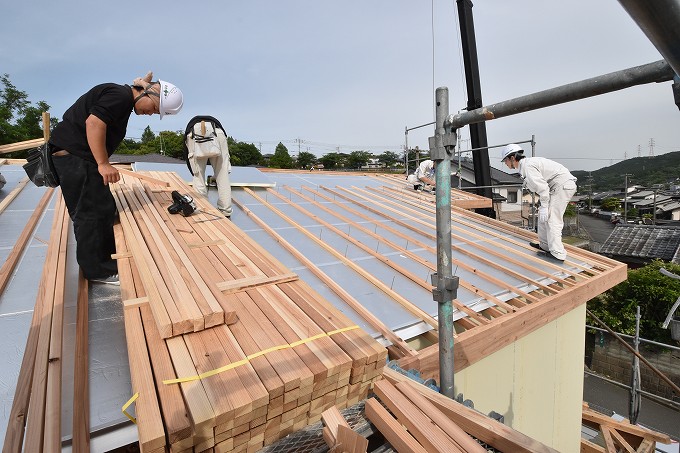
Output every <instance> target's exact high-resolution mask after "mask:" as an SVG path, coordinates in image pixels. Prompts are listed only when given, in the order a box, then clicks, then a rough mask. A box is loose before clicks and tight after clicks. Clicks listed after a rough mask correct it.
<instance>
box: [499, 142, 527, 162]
mask: <svg viewBox="0 0 680 453" xmlns="http://www.w3.org/2000/svg"><path fill="white" fill-rule="evenodd" d="M515 153H519V154H524V150H523V149H522V147H521V146H519V145H517V144H515V143H510V144H509V145H506V146H505V147H504V148H503V150H502V151H501V162H503V161H504V160H505V159H506V157H508V156H509V155H510V154H515Z"/></svg>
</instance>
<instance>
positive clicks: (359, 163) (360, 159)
mask: <svg viewBox="0 0 680 453" xmlns="http://www.w3.org/2000/svg"><path fill="white" fill-rule="evenodd" d="M372 158H373V154H371V153H369V152H368V151H352V152H351V153H350V154H349V158H348V159H347V165H348V167H349V168H352V169H354V168H356V169H360V168H361V167H363V166H364V165H366V164H367V163H368V161H369V160H371V159H372Z"/></svg>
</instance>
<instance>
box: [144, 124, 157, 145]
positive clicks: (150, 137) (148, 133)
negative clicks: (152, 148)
mask: <svg viewBox="0 0 680 453" xmlns="http://www.w3.org/2000/svg"><path fill="white" fill-rule="evenodd" d="M155 139H156V134H154V133H153V131H152V130H151V128H150V127H149V126H146V127H145V128H144V132H142V143H150V142H152V141H154V140H155Z"/></svg>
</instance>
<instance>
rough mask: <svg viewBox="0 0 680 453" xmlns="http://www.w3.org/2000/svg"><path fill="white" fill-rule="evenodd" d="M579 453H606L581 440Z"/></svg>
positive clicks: (602, 449) (600, 448)
mask: <svg viewBox="0 0 680 453" xmlns="http://www.w3.org/2000/svg"><path fill="white" fill-rule="evenodd" d="M580 451H581V453H606V452H605V449H604V448H602V447H600V446H599V445H597V444H594V443H592V442H591V441H589V440H587V439H584V438H581V449H580Z"/></svg>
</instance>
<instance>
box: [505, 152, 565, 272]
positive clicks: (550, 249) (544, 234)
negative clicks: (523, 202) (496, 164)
mask: <svg viewBox="0 0 680 453" xmlns="http://www.w3.org/2000/svg"><path fill="white" fill-rule="evenodd" d="M501 162H504V163H505V165H507V166H508V168H511V169H513V170H518V171H519V175H520V176H521V177H522V179H523V180H524V185H525V186H526V188H527V189H529V190H530V191H531V192H534V193H535V194H537V195H538V197H539V200H540V202H541V205H540V207H539V208H538V243H535V242H530V243H529V245H531V246H532V247H534V248H537V249H539V250H542V251H543V252H545V254H546V255H547V256H548V257H551V258H553V259H556V260H558V261H564V260H565V259H566V258H567V252H566V250H565V249H564V245H563V244H562V227H563V226H564V219H563V216H564V211H565V210H566V209H567V204H569V201H570V200H571V197H572V196H573V195H574V193H576V177H574V175H572V174H571V173H570V172H569V170H567V168H566V167H565V166H564V165H562V164H559V163H557V162H555V161H552V160H550V159H546V158H544V157H524V150H523V149H522V147H521V146H519V145H517V144H515V143H511V144H509V145H507V146H505V147H504V148H503V150H502V153H501Z"/></svg>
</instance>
